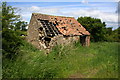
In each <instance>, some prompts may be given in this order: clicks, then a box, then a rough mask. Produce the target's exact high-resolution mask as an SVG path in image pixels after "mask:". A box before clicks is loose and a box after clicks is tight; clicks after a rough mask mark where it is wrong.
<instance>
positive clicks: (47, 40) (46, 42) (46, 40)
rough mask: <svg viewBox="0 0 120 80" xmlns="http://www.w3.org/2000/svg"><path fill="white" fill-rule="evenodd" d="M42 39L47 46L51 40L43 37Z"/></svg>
mask: <svg viewBox="0 0 120 80" xmlns="http://www.w3.org/2000/svg"><path fill="white" fill-rule="evenodd" d="M44 40H45V44H46V46H47V47H48V46H49V43H50V41H51V38H48V37H45V38H44Z"/></svg>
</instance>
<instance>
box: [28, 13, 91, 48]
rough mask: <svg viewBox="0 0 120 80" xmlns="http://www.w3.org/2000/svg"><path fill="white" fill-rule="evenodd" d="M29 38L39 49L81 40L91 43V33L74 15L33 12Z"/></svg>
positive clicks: (83, 43)
mask: <svg viewBox="0 0 120 80" xmlns="http://www.w3.org/2000/svg"><path fill="white" fill-rule="evenodd" d="M27 40H28V42H30V43H32V44H33V45H34V46H35V47H37V48H39V49H50V48H52V47H53V46H55V45H57V44H58V45H59V44H69V43H72V42H75V41H80V43H81V44H82V45H83V46H89V45H90V33H89V32H88V31H86V29H85V28H84V27H83V26H82V25H81V24H80V23H78V22H77V20H76V19H75V18H74V17H64V16H52V15H46V14H40V13H33V14H32V17H31V20H30V23H29V27H28V31H27Z"/></svg>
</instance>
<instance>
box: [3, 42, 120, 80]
mask: <svg viewBox="0 0 120 80" xmlns="http://www.w3.org/2000/svg"><path fill="white" fill-rule="evenodd" d="M118 48H120V43H117V42H99V43H91V45H90V47H82V46H81V45H80V44H79V43H75V44H71V45H68V46H60V45H59V46H56V47H54V49H53V50H52V51H51V52H50V53H49V54H48V55H46V54H44V51H40V50H38V49H36V48H34V47H33V46H32V45H30V44H28V43H25V44H24V45H23V46H21V47H20V50H19V52H18V57H17V58H16V59H15V60H7V59H4V60H3V78H117V77H118V52H119V51H118V50H120V49H118Z"/></svg>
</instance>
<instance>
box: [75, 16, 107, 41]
mask: <svg viewBox="0 0 120 80" xmlns="http://www.w3.org/2000/svg"><path fill="white" fill-rule="evenodd" d="M77 21H78V22H79V23H81V24H82V25H83V27H85V28H86V30H88V31H89V32H90V33H91V41H95V42H97V41H105V40H106V38H105V37H106V35H105V34H106V27H105V26H106V24H105V22H102V21H101V20H100V19H97V18H91V17H78V19H77Z"/></svg>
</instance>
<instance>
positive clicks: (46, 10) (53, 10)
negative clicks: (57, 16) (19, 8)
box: [29, 6, 59, 14]
mask: <svg viewBox="0 0 120 80" xmlns="http://www.w3.org/2000/svg"><path fill="white" fill-rule="evenodd" d="M29 11H31V12H38V13H47V14H48V13H49V14H53V13H57V12H59V8H45V7H38V6H32V7H30V8H29Z"/></svg>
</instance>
